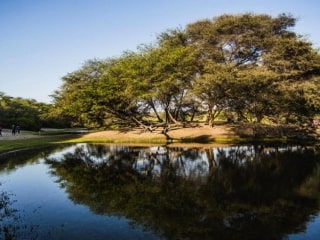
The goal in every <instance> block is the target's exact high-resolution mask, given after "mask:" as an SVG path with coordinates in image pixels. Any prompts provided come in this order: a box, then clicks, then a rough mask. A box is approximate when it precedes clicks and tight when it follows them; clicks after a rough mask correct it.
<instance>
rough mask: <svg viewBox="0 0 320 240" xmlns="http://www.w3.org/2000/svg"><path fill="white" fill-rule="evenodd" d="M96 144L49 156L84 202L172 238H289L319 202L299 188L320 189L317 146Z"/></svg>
mask: <svg viewBox="0 0 320 240" xmlns="http://www.w3.org/2000/svg"><path fill="white" fill-rule="evenodd" d="M90 152H93V153H94V155H93V156H90ZM96 152H97V151H95V150H94V145H92V146H90V149H89V148H86V147H81V148H80V149H75V150H74V152H70V153H69V154H65V155H64V156H63V157H62V159H60V160H57V159H48V161H47V162H48V163H49V164H50V165H51V168H52V170H53V173H54V174H55V175H58V176H59V177H60V179H61V180H62V181H65V185H64V186H65V188H66V191H67V192H68V193H69V196H70V198H71V199H72V200H73V201H75V202H76V203H81V204H86V205H88V206H89V207H90V209H91V210H92V211H94V212H96V213H99V214H108V215H110V214H112V215H120V216H125V217H127V218H129V219H131V220H132V221H133V222H134V223H137V224H142V225H146V226H148V227H151V228H152V229H154V230H155V231H156V232H161V233H163V234H164V235H165V237H166V238H167V239H183V238H187V237H188V238H191V239H199V238H203V239H213V238H217V239H238V237H239V236H242V238H243V239H245V238H246V237H245V236H248V234H251V235H250V236H252V239H255V238H256V237H258V236H263V237H264V239H281V238H282V237H283V236H284V235H285V234H286V233H289V232H290V231H292V229H296V227H297V226H298V225H301V224H303V223H304V222H305V221H307V220H308V217H309V213H310V212H314V211H317V210H318V206H317V205H316V201H317V195H315V194H313V195H311V194H309V195H307V194H302V193H303V191H304V190H305V189H306V187H303V188H301V189H299V187H300V186H307V187H310V186H312V188H313V189H315V190H314V191H315V192H319V191H318V187H319V185H316V184H317V183H318V182H316V181H315V179H316V178H314V177H310V176H313V175H315V174H316V173H315V171H314V168H315V166H316V164H317V163H318V162H319V157H317V155H315V152H314V151H313V150H312V149H299V148H292V147H288V148H287V147H284V148H271V147H270V148H269V147H265V146H258V147H257V146H234V147H227V148H215V149H195V148H189V149H187V148H177V147H175V148H170V147H168V146H165V147H158V148H155V147H146V148H143V147H124V146H119V147H117V146H105V149H104V150H99V152H100V153H101V154H96ZM308 179H310V180H308ZM297 189H298V190H300V193H301V194H300V193H299V192H298V191H297ZM319 197H320V196H319ZM319 197H318V198H319ZM306 202H307V203H308V204H304V203H306ZM293 216H295V217H293ZM263 237H262V238H263Z"/></svg>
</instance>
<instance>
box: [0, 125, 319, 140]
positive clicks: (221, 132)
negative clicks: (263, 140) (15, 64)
mask: <svg viewBox="0 0 320 240" xmlns="http://www.w3.org/2000/svg"><path fill="white" fill-rule="evenodd" d="M161 130H162V129H160V128H159V129H157V130H155V131H154V132H149V131H144V130H142V129H134V130H132V129H130V130H127V131H126V130H122V131H116V130H107V131H99V132H92V133H87V134H85V135H83V136H82V138H83V139H84V140H95V139H97V140H104V139H107V140H111V141H115V142H116V141H117V140H119V141H122V142H125V141H128V142H130V141H137V140H138V141H139V139H143V140H146V139H159V140H163V139H189V140H190V139H195V140H201V139H202V140H206V139H213V138H236V137H240V135H242V136H243V135H246V136H251V137H252V136H254V135H255V133H254V131H253V129H252V128H251V127H243V126H240V125H237V124H225V125H216V126H214V127H213V128H210V127H208V126H206V125H205V126H199V127H192V128H178V129H171V130H170V131H168V132H167V133H166V134H163V133H162V132H161ZM255 131H256V130H255ZM271 131H272V129H268V128H266V129H262V132H263V134H266V135H269V134H271V137H274V136H273V133H271ZM277 131H278V130H277ZM317 135H318V137H319V136H320V128H318V130H317ZM39 137H42V136H41V135H40V134H39V135H36V134H34V133H33V134H31V133H29V132H24V131H22V132H21V133H20V134H16V135H12V133H11V130H10V129H4V131H2V136H0V141H1V140H2V141H3V140H17V139H30V138H39ZM269 137H270V136H269Z"/></svg>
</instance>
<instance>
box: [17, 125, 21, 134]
mask: <svg viewBox="0 0 320 240" xmlns="http://www.w3.org/2000/svg"><path fill="white" fill-rule="evenodd" d="M16 132H17V133H18V134H20V126H19V125H17V126H16Z"/></svg>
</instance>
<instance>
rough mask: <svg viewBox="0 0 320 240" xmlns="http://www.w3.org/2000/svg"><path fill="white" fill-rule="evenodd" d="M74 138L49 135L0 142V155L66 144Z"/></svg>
mask: <svg viewBox="0 0 320 240" xmlns="http://www.w3.org/2000/svg"><path fill="white" fill-rule="evenodd" d="M74 138H76V136H75V135H72V134H67V135H54V136H52V135H50V136H43V137H37V138H21V139H15V140H2V141H0V154H2V153H5V152H10V151H14V150H21V149H28V148H36V147H48V146H51V145H55V144H62V143H67V142H68V140H70V139H74Z"/></svg>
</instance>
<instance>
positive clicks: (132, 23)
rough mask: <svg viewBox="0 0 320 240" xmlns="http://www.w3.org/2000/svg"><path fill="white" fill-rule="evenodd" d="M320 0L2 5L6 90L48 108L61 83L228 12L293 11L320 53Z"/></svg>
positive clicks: (1, 79)
mask: <svg viewBox="0 0 320 240" xmlns="http://www.w3.org/2000/svg"><path fill="white" fill-rule="evenodd" d="M319 10H320V3H319V0H260V1H258V0H0V83H1V86H0V92H4V93H5V94H6V95H9V96H12V97H22V98H32V99H35V100H37V101H40V102H46V103H49V102H50V101H51V98H50V97H49V95H50V94H52V93H53V92H54V91H55V90H58V89H59V87H60V86H61V85H62V81H61V77H62V76H64V75H66V74H67V73H69V72H72V71H75V70H77V69H79V68H80V67H81V65H82V64H83V63H84V62H85V61H86V60H89V59H93V58H98V59H103V58H108V57H115V56H120V55H121V54H122V53H123V52H124V51H126V50H132V51H136V48H137V47H138V46H139V45H140V44H149V43H151V42H153V41H154V40H155V39H156V36H157V35H158V34H160V33H161V32H164V31H166V30H167V29H172V28H176V27H179V26H180V27H185V26H186V24H188V23H192V22H195V21H197V20H200V19H204V18H210V19H211V18H213V17H215V16H219V15H222V14H225V13H231V14H239V13H246V12H251V13H256V14H260V13H264V14H270V15H271V16H277V15H278V14H280V13H291V14H292V15H293V16H294V17H296V18H298V22H297V24H296V27H295V29H294V31H295V32H297V33H298V34H302V35H305V36H306V37H307V39H308V40H309V41H311V42H312V43H313V44H314V47H315V48H318V47H320V31H319V26H317V25H318V24H320V14H319Z"/></svg>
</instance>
